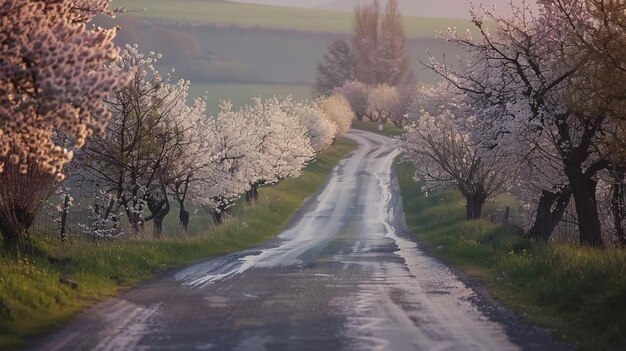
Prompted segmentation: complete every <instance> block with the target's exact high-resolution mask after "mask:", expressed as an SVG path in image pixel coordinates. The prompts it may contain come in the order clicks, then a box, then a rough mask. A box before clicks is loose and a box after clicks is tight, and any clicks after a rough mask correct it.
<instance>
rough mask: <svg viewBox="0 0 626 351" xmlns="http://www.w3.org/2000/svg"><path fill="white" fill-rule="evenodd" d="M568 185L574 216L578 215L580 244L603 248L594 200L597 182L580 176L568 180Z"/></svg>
mask: <svg viewBox="0 0 626 351" xmlns="http://www.w3.org/2000/svg"><path fill="white" fill-rule="evenodd" d="M570 184H571V187H572V194H573V196H574V203H575V204H576V214H577V215H578V231H579V234H580V243H581V244H585V245H589V246H592V247H598V248H603V247H604V242H603V241H602V226H601V224H600V218H599V216H598V204H597V200H596V185H597V182H596V181H595V180H593V179H590V178H588V177H585V176H584V175H582V174H581V175H579V176H577V177H576V178H575V179H570Z"/></svg>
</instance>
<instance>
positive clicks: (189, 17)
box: [112, 0, 471, 38]
mask: <svg viewBox="0 0 626 351" xmlns="http://www.w3.org/2000/svg"><path fill="white" fill-rule="evenodd" d="M112 6H113V7H118V6H121V7H124V8H125V9H127V10H129V12H128V14H127V15H129V16H133V17H139V18H145V19H151V20H164V21H176V22H195V23H211V24H222V25H231V24H236V25H239V26H242V27H263V28H277V29H295V30H302V31H312V32H339V33H349V32H350V31H351V30H352V14H351V13H349V12H340V11H330V10H320V9H303V8H295V7H281V6H267V5H255V4H242V3H232V2H223V1H209V0H205V1H199V0H175V1H174V0H116V1H114V2H113V3H112ZM143 9H146V11H137V10H143ZM404 25H405V29H406V33H407V36H408V37H428V38H430V37H432V36H433V35H434V34H435V32H436V31H439V30H445V29H446V28H448V27H457V28H459V30H460V31H464V30H465V29H466V28H470V27H471V26H470V25H469V23H468V21H465V20H460V19H440V18H428V17H405V18H404Z"/></svg>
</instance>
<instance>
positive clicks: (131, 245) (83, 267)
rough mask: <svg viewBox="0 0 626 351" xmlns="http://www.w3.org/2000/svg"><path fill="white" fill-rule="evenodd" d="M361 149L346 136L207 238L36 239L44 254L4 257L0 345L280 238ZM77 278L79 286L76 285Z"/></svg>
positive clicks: (17, 341) (19, 341)
mask: <svg viewBox="0 0 626 351" xmlns="http://www.w3.org/2000/svg"><path fill="white" fill-rule="evenodd" d="M354 147H355V144H354V143H353V142H352V141H350V140H349V139H347V138H339V139H338V140H337V142H336V143H335V144H334V145H333V146H332V147H331V148H330V149H329V150H327V151H325V152H323V153H322V154H320V155H319V157H318V158H317V160H316V161H314V162H312V163H311V164H309V165H308V166H307V168H306V169H305V170H304V173H303V174H302V176H300V177H298V178H295V179H288V180H285V181H283V182H281V183H279V184H277V185H275V186H272V187H267V188H262V189H260V199H259V202H258V203H257V204H256V205H245V204H243V203H240V204H238V206H237V207H236V208H235V209H234V215H233V216H232V217H231V218H230V219H228V220H227V222H226V223H224V224H223V225H221V226H219V227H215V228H214V229H212V230H210V231H208V232H204V233H202V234H200V235H196V236H188V237H172V236H170V237H167V238H165V239H162V240H123V241H106V242H104V241H103V242H91V241H86V240H75V241H70V242H65V243H59V242H58V241H56V240H49V239H45V238H34V243H35V245H36V248H37V249H38V251H40V252H41V254H40V255H36V256H33V257H23V258H21V259H19V260H18V261H17V262H15V261H10V260H3V261H0V271H1V272H2V274H1V275H0V349H4V348H9V347H19V346H20V345H22V344H23V342H24V339H25V338H27V337H28V336H32V335H36V334H39V333H42V332H44V331H46V330H49V329H50V328H52V327H54V326H55V325H58V324H59V323H62V322H64V321H67V320H68V319H69V318H71V317H72V316H73V315H74V314H75V313H76V312H78V311H79V310H81V309H83V308H85V307H87V306H89V305H91V304H93V303H95V302H97V301H99V300H101V299H103V298H104V297H106V296H111V295H114V294H117V293H119V292H120V291H121V290H123V289H125V288H128V287H132V286H135V285H137V284H138V283H140V282H142V281H145V280H147V279H150V278H151V277H153V276H154V274H155V273H157V272H159V271H163V270H165V269H167V268H172V267H176V266H180V265H184V264H188V263H191V262H194V261H197V260H200V259H202V258H206V257H209V256H212V255H217V254H222V253H227V252H232V251H237V250H241V249H244V248H248V247H252V246H255V245H258V244H261V243H263V242H264V241H267V240H268V239H271V238H274V237H275V236H276V235H277V234H278V233H279V232H280V231H281V229H282V228H283V226H285V225H286V223H287V222H288V221H289V219H290V218H291V216H292V215H293V214H294V212H295V211H296V210H297V209H298V207H300V205H301V204H302V202H303V201H304V200H305V199H306V198H307V197H309V196H311V195H312V194H313V193H315V192H316V191H317V190H318V189H319V188H320V187H321V186H322V185H323V183H324V181H325V179H326V177H327V175H328V174H329V173H330V171H331V170H332V168H333V167H334V166H335V164H336V163H337V162H338V161H339V160H340V159H341V158H343V157H344V156H345V155H346V154H347V153H348V152H350V151H351V150H352V149H353V148H354ZM170 215H175V214H170ZM62 280H64V281H65V283H62V282H61V281H62ZM74 282H76V284H77V286H75V287H74V288H72V287H71V286H69V285H71V284H72V283H74Z"/></svg>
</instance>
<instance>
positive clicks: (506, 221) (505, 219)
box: [504, 206, 511, 225]
mask: <svg viewBox="0 0 626 351" xmlns="http://www.w3.org/2000/svg"><path fill="white" fill-rule="evenodd" d="M510 214H511V208H510V207H509V206H507V207H506V209H505V210H504V225H508V224H509V215H510Z"/></svg>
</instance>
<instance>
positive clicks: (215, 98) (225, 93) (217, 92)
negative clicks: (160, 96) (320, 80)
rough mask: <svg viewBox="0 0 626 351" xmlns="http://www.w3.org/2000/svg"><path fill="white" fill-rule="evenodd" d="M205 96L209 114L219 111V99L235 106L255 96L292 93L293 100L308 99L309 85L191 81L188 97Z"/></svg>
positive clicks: (243, 103) (309, 96)
mask: <svg viewBox="0 0 626 351" xmlns="http://www.w3.org/2000/svg"><path fill="white" fill-rule="evenodd" d="M205 94H206V96H207V111H208V113H209V114H213V115H215V114H217V113H218V112H219V103H220V101H221V100H224V99H228V100H231V101H232V103H233V105H234V106H235V107H241V106H244V105H245V104H249V103H250V99H251V98H253V97H256V96H262V97H265V98H269V97H273V96H277V95H292V96H293V98H294V99H295V100H310V99H311V86H310V85H308V84H278V83H277V84H272V83H268V84H262V83H193V82H192V83H191V88H190V94H189V95H190V97H192V98H195V97H200V96H205Z"/></svg>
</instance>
